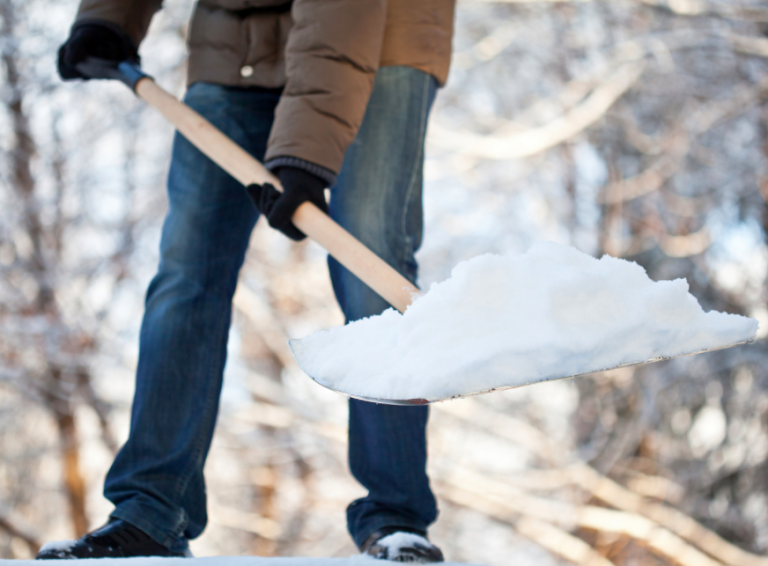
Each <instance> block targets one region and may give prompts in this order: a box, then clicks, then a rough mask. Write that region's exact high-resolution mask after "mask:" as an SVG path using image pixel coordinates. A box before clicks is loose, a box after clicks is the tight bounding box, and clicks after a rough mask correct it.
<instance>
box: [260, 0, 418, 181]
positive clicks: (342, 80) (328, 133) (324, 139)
mask: <svg viewBox="0 0 768 566" xmlns="http://www.w3.org/2000/svg"><path fill="white" fill-rule="evenodd" d="M414 1H420V0H414ZM292 16H293V20H294V22H293V27H292V28H291V31H290V34H289V36H288V43H287V47H286V75H287V82H286V86H285V90H284V91H283V95H282V97H281V98H280V102H279V103H278V105H277V109H276V111H275V122H274V124H273V126H272V130H271V133H270V137H269V144H268V147H267V155H266V161H267V167H270V168H275V167H276V166H279V165H282V164H287V163H286V159H288V160H294V161H295V162H301V161H305V162H308V163H309V164H314V165H317V166H320V167H321V168H323V169H325V170H327V171H328V172H329V173H331V175H330V176H331V177H334V176H335V175H337V174H338V173H339V171H340V170H341V165H342V162H343V161H344V153H345V152H346V150H347V147H348V146H349V145H350V144H351V143H352V141H353V140H354V138H355V135H356V134H357V131H358V129H359V128H360V124H361V123H362V121H363V115H364V114H365V109H366V106H367V104H368V99H369V98H370V95H371V91H372V90H373V80H374V77H375V75H376V71H377V70H378V67H379V60H380V58H381V49H382V43H383V38H384V27H385V23H386V0H294V4H293V8H292Z"/></svg>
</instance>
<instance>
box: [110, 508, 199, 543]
mask: <svg viewBox="0 0 768 566" xmlns="http://www.w3.org/2000/svg"><path fill="white" fill-rule="evenodd" d="M155 515H156V514H155V513H152V511H151V510H148V509H141V508H139V506H138V505H132V504H131V503H130V502H129V503H127V504H123V505H121V506H120V507H117V508H116V509H115V510H114V511H112V513H111V514H110V517H111V518H114V519H122V520H123V521H125V522H126V523H130V524H131V525H133V526H134V527H136V528H137V529H139V530H141V531H143V532H144V533H146V534H147V535H149V537H150V538H151V539H152V540H154V541H155V542H156V543H158V544H162V545H163V546H164V547H166V548H167V549H169V550H171V551H173V552H181V553H184V552H185V551H187V550H188V549H189V542H188V541H187V539H186V538H184V537H183V536H179V535H176V534H173V533H168V532H166V531H163V530H162V529H158V528H157V527H156V526H155V525H156V524H157V523H159V522H160V521H152V520H151V519H147V517H153V516H155ZM183 523H186V521H183V522H182V524H181V525H180V530H183Z"/></svg>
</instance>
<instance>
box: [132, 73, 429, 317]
mask: <svg viewBox="0 0 768 566" xmlns="http://www.w3.org/2000/svg"><path fill="white" fill-rule="evenodd" d="M136 94H137V95H138V96H139V97H140V98H142V99H143V100H145V101H146V102H147V104H149V105H150V106H152V107H153V108H154V109H155V110H157V111H158V112H160V114H162V115H163V116H165V118H166V119H167V120H168V121H169V122H171V123H172V124H173V125H174V126H176V129H177V130H178V131H179V132H180V133H181V134H182V135H183V136H184V137H185V138H187V139H188V140H189V141H190V142H191V143H192V144H193V145H194V146H195V147H197V148H198V149H199V150H200V151H202V152H203V153H204V154H205V155H207V156H208V157H209V158H210V159H211V160H212V161H214V162H215V163H217V164H218V165H219V166H221V168H222V169H224V170H225V171H226V172H227V173H229V174H230V175H232V176H233V177H234V178H235V179H237V180H238V181H240V182H241V183H242V184H243V185H244V186H248V185H250V184H253V183H255V184H259V185H261V184H263V183H270V184H272V185H274V186H275V187H277V189H278V190H283V188H282V186H281V185H280V181H279V180H278V179H277V177H275V176H274V175H273V174H272V173H270V172H269V171H268V170H267V169H266V167H264V165H262V164H261V163H259V161H258V160H257V159H255V158H254V157H253V156H252V155H251V154H249V153H248V152H247V151H245V150H244V149H243V148H241V147H240V146H239V145H237V144H236V143H235V142H233V141H232V140H231V139H229V138H228V137H227V136H225V135H224V134H223V133H221V132H220V131H219V130H218V129H217V128H216V127H214V126H213V125H212V124H211V123H210V122H208V120H206V119H205V118H203V117H202V116H200V115H199V114H198V113H197V112H195V111H194V110H192V109H191V108H190V107H189V106H187V105H186V104H184V103H183V102H179V101H178V100H177V99H176V98H175V97H174V96H172V95H171V94H169V93H168V92H166V91H165V90H163V89H162V88H160V87H159V86H157V84H155V82H154V81H153V80H151V79H149V78H145V79H141V80H140V81H139V82H138V83H137V84H136ZM292 220H293V223H294V225H295V226H296V227H297V228H298V229H299V230H301V231H302V232H304V233H305V234H306V235H307V236H309V237H310V238H312V239H313V240H315V241H316V242H317V243H318V244H320V245H321V246H323V247H324V248H325V249H326V250H327V251H328V253H329V254H331V255H332V256H333V257H334V258H336V259H337V260H338V262H339V263H341V264H342V265H343V266H344V267H346V268H347V269H348V270H349V271H351V272H352V273H354V274H355V275H356V276H357V277H358V278H360V280H361V281H363V283H365V284H366V285H368V286H369V287H370V288H371V289H373V290H374V291H376V292H377V293H378V294H379V295H381V296H382V297H383V298H384V300H386V301H387V302H388V303H389V304H391V305H392V306H393V307H395V308H396V309H397V310H399V311H400V312H405V309H406V308H407V307H408V305H410V304H411V302H413V300H414V299H415V298H416V297H417V296H419V295H420V292H419V290H418V289H417V288H416V287H415V286H414V285H413V284H411V282H410V281H408V280H407V279H406V278H405V277H403V276H402V275H400V273H398V272H397V271H395V269H393V268H392V267H391V266H390V265H389V264H388V263H386V262H385V261H384V260H382V259H381V258H380V257H379V256H377V255H376V254H374V253H373V252H372V251H371V250H369V249H368V248H367V247H365V246H364V245H363V244H362V243H360V242H359V241H358V240H357V238H355V237H354V236H352V234H350V233H349V232H347V231H346V230H345V229H344V228H342V227H341V226H339V225H338V224H337V223H336V222H334V221H333V220H331V217H330V216H328V215H327V214H325V213H323V212H322V211H321V210H320V209H319V208H317V207H316V206H315V205H314V204H312V203H309V202H305V203H303V204H302V205H301V206H299V208H298V209H297V210H296V213H295V214H294V215H293V219H292Z"/></svg>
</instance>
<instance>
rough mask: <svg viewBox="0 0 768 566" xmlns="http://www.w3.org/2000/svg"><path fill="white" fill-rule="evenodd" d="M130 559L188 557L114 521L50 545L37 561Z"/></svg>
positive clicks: (132, 528) (116, 520) (41, 552)
mask: <svg viewBox="0 0 768 566" xmlns="http://www.w3.org/2000/svg"><path fill="white" fill-rule="evenodd" d="M129 556H184V554H182V553H175V552H171V551H170V550H168V549H167V548H166V547H164V546H163V545H162V544H160V543H157V542H155V541H154V540H153V539H152V538H150V536H149V535H148V534H146V533H145V532H144V531H142V530H140V529H137V528H136V527H134V526H133V525H131V524H130V523H126V522H125V521H122V520H120V519H111V520H110V521H109V522H108V523H107V524H106V525H104V526H103V527H101V528H100V529H96V530H95V531H93V532H92V533H88V534H87V535H85V536H83V537H81V538H79V539H77V540H72V541H63V542H49V543H48V544H46V545H44V546H43V548H41V549H40V552H38V553H37V560H61V559H72V558H127V557H129Z"/></svg>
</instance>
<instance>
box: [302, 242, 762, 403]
mask: <svg viewBox="0 0 768 566" xmlns="http://www.w3.org/2000/svg"><path fill="white" fill-rule="evenodd" d="M757 326H758V324H757V321H756V320H754V319H752V318H746V317H743V316H738V315H732V314H725V313H720V312H715V311H711V312H706V313H705V312H704V311H703V310H702V308H701V306H700V305H699V303H698V301H697V300H696V299H695V298H694V297H693V296H692V295H690V294H689V293H688V283H687V282H686V281H685V280H684V279H676V280H674V281H657V282H654V281H652V280H651V279H650V278H649V277H648V275H647V274H646V272H645V270H644V269H643V268H642V267H640V266H639V265H637V264H636V263H634V262H630V261H626V260H622V259H617V258H613V257H610V256H603V257H602V258H601V259H595V258H593V257H591V256H589V255H587V254H584V253H582V252H579V251H578V250H576V249H574V248H571V247H568V246H564V245H560V244H555V243H552V242H545V243H539V244H535V245H534V246H533V247H531V249H530V250H529V251H528V252H527V253H525V254H522V255H517V256H498V255H494V254H487V255H482V256H478V257H476V258H473V259H471V260H469V261H466V262H463V263H460V264H459V265H457V266H456V268H455V269H454V270H453V272H452V273H451V277H450V278H449V279H447V280H446V281H443V282H441V283H435V284H433V285H432V286H431V287H430V289H429V292H428V293H426V294H425V295H424V296H423V297H421V298H419V299H417V300H416V301H415V302H414V303H413V304H412V305H411V306H410V307H408V309H407V310H406V312H405V314H400V313H399V312H397V311H395V310H394V309H389V310H387V311H385V312H384V313H382V314H381V315H379V316H373V317H370V318H367V319H363V320H359V321H356V322H353V323H350V324H348V325H346V326H340V327H336V328H332V329H330V330H322V331H320V332H316V333H314V334H312V335H311V336H308V337H307V338H304V339H302V340H299V341H296V342H297V343H295V344H292V347H293V350H294V353H295V354H296V355H297V360H298V362H299V364H300V365H301V367H302V369H304V371H306V372H307V373H308V374H309V375H310V376H312V378H314V379H315V380H316V381H318V382H320V383H322V384H323V385H326V386H328V387H330V388H331V389H335V390H337V391H342V392H344V393H347V394H349V395H352V396H360V397H364V398H374V399H392V400H398V399H399V400H405V399H427V400H437V399H445V398H449V397H452V396H456V395H460V394H466V393H470V392H481V391H486V390H489V389H495V388H500V387H501V388H503V387H516V386H520V385H525V384H528V383H534V382H538V381H545V380H549V379H556V378H561V377H569V376H574V375H579V374H583V373H591V372H595V371H600V370H604V369H609V368H613V367H617V366H623V365H629V364H635V363H641V362H644V361H648V360H652V359H656V358H667V357H674V356H680V355H684V354H692V353H696V352H701V351H703V350H710V349H715V348H724V347H728V346H733V345H735V344H739V343H742V342H746V341H749V340H753V339H754V337H755V334H756V333H757Z"/></svg>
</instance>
